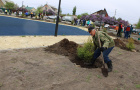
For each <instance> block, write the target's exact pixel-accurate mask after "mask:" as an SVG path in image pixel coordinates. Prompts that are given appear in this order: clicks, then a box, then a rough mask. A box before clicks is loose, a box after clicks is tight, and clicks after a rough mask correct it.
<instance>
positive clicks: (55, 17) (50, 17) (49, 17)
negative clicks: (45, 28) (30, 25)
mask: <svg viewBox="0 0 140 90" xmlns="http://www.w3.org/2000/svg"><path fill="white" fill-rule="evenodd" d="M44 17H46V19H57V16H56V15H52V16H44ZM59 18H61V17H60V16H59Z"/></svg>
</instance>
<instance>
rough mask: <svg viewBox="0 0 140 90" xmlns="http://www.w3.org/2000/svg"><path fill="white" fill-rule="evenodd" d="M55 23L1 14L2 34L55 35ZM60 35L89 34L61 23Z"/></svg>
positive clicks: (0, 34)
mask: <svg viewBox="0 0 140 90" xmlns="http://www.w3.org/2000/svg"><path fill="white" fill-rule="evenodd" d="M54 32H55V24H52V23H46V22H39V21H33V20H25V19H19V18H11V17H5V16H0V36H23V35H54ZM58 35H89V34H88V32H86V31H84V30H82V29H79V28H76V27H71V26H65V25H59V29H58Z"/></svg>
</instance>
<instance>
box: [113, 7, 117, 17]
mask: <svg viewBox="0 0 140 90" xmlns="http://www.w3.org/2000/svg"><path fill="white" fill-rule="evenodd" d="M116 13H117V9H115V14H114V17H115V16H116Z"/></svg>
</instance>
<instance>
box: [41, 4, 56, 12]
mask: <svg viewBox="0 0 140 90" xmlns="http://www.w3.org/2000/svg"><path fill="white" fill-rule="evenodd" d="M49 9H50V10H52V11H53V12H54V13H55V14H57V12H58V9H57V8H55V7H53V6H51V5H48V4H45V5H44V6H43V7H42V10H46V11H48V10H49Z"/></svg>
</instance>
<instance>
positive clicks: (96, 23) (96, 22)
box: [94, 21, 104, 27]
mask: <svg viewBox="0 0 140 90" xmlns="http://www.w3.org/2000/svg"><path fill="white" fill-rule="evenodd" d="M94 24H95V25H96V26H98V27H99V26H100V24H101V26H102V25H104V22H100V21H95V22H94Z"/></svg>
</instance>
